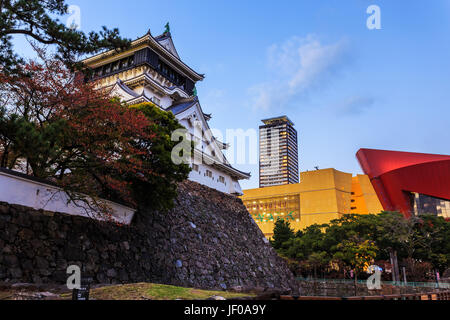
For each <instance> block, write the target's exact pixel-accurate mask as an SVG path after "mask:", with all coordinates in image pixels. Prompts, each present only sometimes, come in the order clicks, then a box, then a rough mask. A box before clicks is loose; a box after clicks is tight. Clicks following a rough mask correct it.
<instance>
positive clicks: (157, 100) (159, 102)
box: [152, 96, 161, 105]
mask: <svg viewBox="0 0 450 320" xmlns="http://www.w3.org/2000/svg"><path fill="white" fill-rule="evenodd" d="M152 101H153V102H154V103H156V104H157V105H160V104H161V100H160V99H158V98H157V97H155V96H153V98H152Z"/></svg>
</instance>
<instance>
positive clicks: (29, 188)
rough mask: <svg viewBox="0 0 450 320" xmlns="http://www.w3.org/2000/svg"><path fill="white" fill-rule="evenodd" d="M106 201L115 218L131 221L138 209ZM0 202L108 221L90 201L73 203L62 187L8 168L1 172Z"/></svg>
mask: <svg viewBox="0 0 450 320" xmlns="http://www.w3.org/2000/svg"><path fill="white" fill-rule="evenodd" d="M102 201H104V203H105V204H106V205H107V206H108V207H109V209H110V213H111V214H112V219H113V220H114V221H117V222H119V223H122V224H130V223H131V220H132V219H133V216H134V214H135V211H136V210H134V209H132V208H129V207H126V206H124V205H121V204H118V203H115V202H111V201H107V200H102ZM0 202H7V203H9V204H18V205H22V206H26V207H31V208H34V209H36V210H39V209H43V210H46V211H52V212H62V213H67V214H71V215H76V216H84V217H90V218H94V219H97V220H104V219H102V217H100V216H98V215H97V214H95V213H94V212H92V210H90V209H89V208H87V204H86V203H84V202H78V203H74V202H70V201H69V197H68V195H67V194H66V193H65V192H64V191H62V190H61V189H60V188H58V187H55V186H52V185H49V184H45V183H41V182H37V181H34V180H30V179H27V178H26V177H22V176H16V175H15V174H10V173H7V172H4V171H0Z"/></svg>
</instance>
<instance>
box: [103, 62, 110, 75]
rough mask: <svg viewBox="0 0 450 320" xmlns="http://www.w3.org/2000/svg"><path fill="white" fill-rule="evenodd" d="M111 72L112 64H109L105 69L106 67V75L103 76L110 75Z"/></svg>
mask: <svg viewBox="0 0 450 320" xmlns="http://www.w3.org/2000/svg"><path fill="white" fill-rule="evenodd" d="M110 72H111V63H108V64H107V65H106V66H105V67H104V73H103V74H108V73H110Z"/></svg>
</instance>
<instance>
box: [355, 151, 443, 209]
mask: <svg viewBox="0 0 450 320" xmlns="http://www.w3.org/2000/svg"><path fill="white" fill-rule="evenodd" d="M356 157H357V159H358V161H359V163H360V165H361V168H362V170H363V171H364V173H365V174H367V175H368V176H369V178H370V180H371V182H372V185H373V187H374V189H375V191H376V193H377V195H378V198H379V199H380V202H381V204H382V205H383V208H384V210H388V211H399V212H401V213H403V215H405V216H406V217H410V216H411V214H412V212H413V211H414V210H413V204H412V201H411V193H419V194H423V195H426V196H430V197H434V198H439V199H443V200H450V156H447V155H437V154H425V153H412V152H401V151H387V150H375V149H360V150H359V151H358V152H357V153H356Z"/></svg>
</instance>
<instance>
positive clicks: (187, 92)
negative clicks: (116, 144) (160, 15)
mask: <svg viewBox="0 0 450 320" xmlns="http://www.w3.org/2000/svg"><path fill="white" fill-rule="evenodd" d="M83 63H84V64H85V65H86V66H87V67H88V68H90V69H91V70H93V76H92V78H91V79H90V81H95V82H96V83H97V87H98V88H102V89H107V90H109V91H110V94H111V95H112V96H118V97H120V98H121V99H122V100H123V101H124V102H126V103H127V104H129V105H133V104H138V103H142V102H152V103H154V104H155V105H156V106H158V107H159V108H161V109H162V110H165V111H170V112H172V113H173V114H174V115H175V117H176V118H177V119H178V121H179V122H180V123H181V124H182V125H183V126H184V127H185V128H186V129H187V130H188V131H189V134H190V136H191V138H192V139H193V140H195V142H197V143H196V147H195V150H194V158H195V159H202V160H204V161H200V162H197V161H195V162H194V161H191V167H192V171H191V173H190V175H189V179H190V180H192V181H196V182H199V183H201V184H203V185H206V186H209V187H211V188H214V189H217V190H219V191H222V192H225V193H229V194H236V195H241V194H242V190H241V186H240V184H239V180H242V179H249V178H250V174H249V173H246V172H242V171H239V170H238V169H236V168H234V167H232V166H231V165H230V163H229V162H228V161H227V159H226V158H225V156H224V155H223V150H225V149H226V148H227V147H228V145H227V144H225V143H222V142H220V141H219V140H217V139H216V138H215V137H214V136H213V135H212V133H211V131H210V128H209V125H208V121H209V120H210V119H211V115H209V114H205V113H204V112H203V110H202V107H201V105H200V100H199V99H198V97H197V95H196V90H195V84H196V82H197V81H201V80H203V79H204V75H203V74H200V73H198V72H196V71H194V70H193V69H192V68H190V67H189V66H188V65H187V64H186V63H184V62H183V61H182V60H181V59H180V56H179V55H178V52H177V50H176V48H175V45H174V43H173V40H172V36H171V33H170V29H169V28H168V25H166V31H165V32H164V33H163V34H162V35H159V36H156V37H154V36H152V34H151V32H150V30H149V31H148V32H147V33H146V34H145V35H144V36H142V37H140V38H138V39H136V40H134V41H132V42H131V46H130V48H129V49H127V50H125V51H123V52H120V53H117V52H116V51H114V50H111V51H107V52H104V53H100V54H97V55H95V56H92V57H89V58H87V59H85V60H83ZM198 132H200V135H199V134H198Z"/></svg>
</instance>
